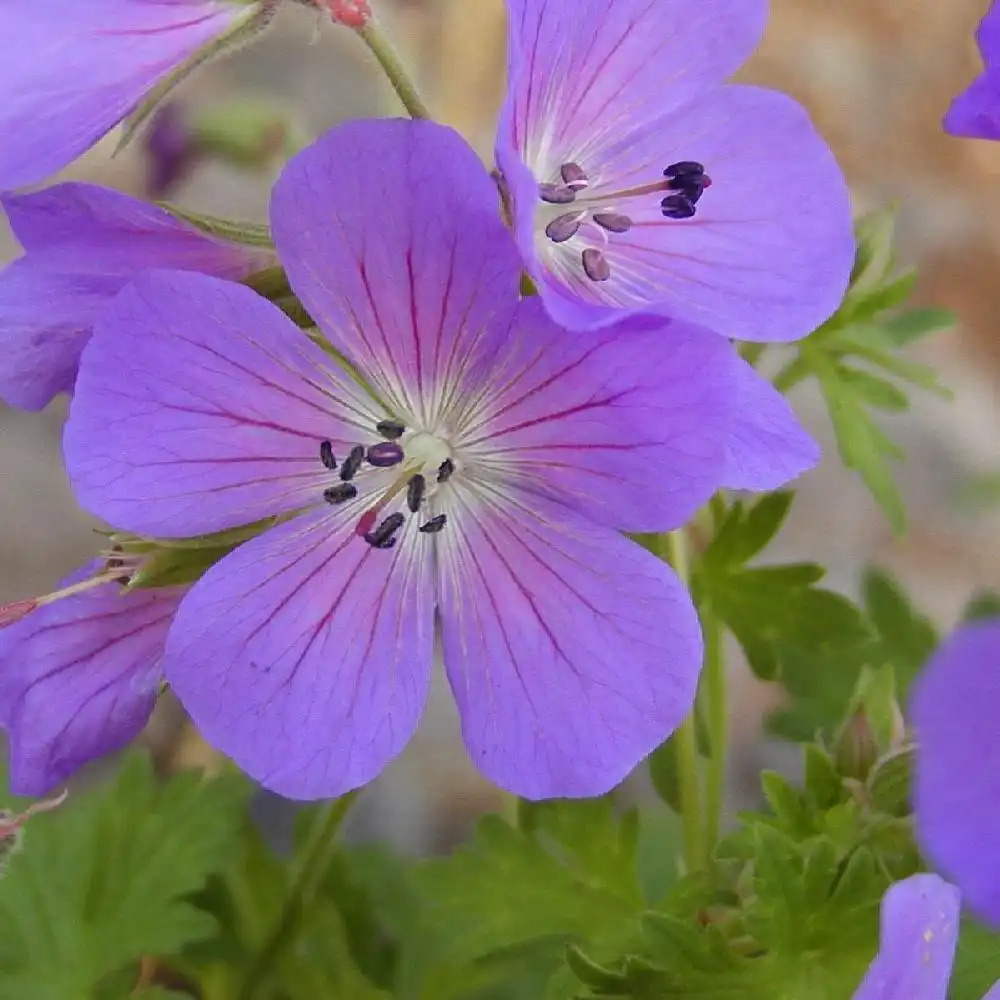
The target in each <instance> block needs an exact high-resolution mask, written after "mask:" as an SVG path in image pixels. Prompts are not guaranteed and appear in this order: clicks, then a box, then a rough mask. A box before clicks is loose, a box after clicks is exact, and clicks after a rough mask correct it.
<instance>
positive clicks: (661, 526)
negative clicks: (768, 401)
mask: <svg viewBox="0 0 1000 1000" xmlns="http://www.w3.org/2000/svg"><path fill="white" fill-rule="evenodd" d="M504 341H505V343H506V347H505V349H504V352H503V357H502V359H498V363H497V366H496V368H495V369H494V370H493V371H491V372H490V374H489V379H488V389H487V391H486V392H482V391H481V392H480V400H481V401H480V402H479V404H478V415H477V418H476V419H475V420H474V421H472V424H473V426H470V427H469V428H467V429H466V430H464V431H463V434H462V439H461V441H460V442H459V448H460V451H461V454H462V455H464V456H466V459H467V460H468V461H470V462H473V461H474V462H476V463H477V465H481V466H482V469H483V470H484V471H489V470H494V471H495V472H496V474H497V475H506V476H507V477H508V478H509V479H511V480H512V481H515V482H518V483H520V484H521V485H522V486H524V487H526V488H530V489H533V490H540V491H541V492H543V493H546V494H549V495H551V496H556V497H557V498H559V499H561V500H562V501H563V502H565V503H568V504H569V505H570V506H573V507H575V508H576V509H577V510H579V511H580V512H582V513H583V514H585V515H586V516H587V517H588V518H592V519H593V520H595V521H598V522H600V523H602V524H606V525H608V526H610V527H614V528H619V529H621V530H625V531H662V530H666V529H669V528H674V527H677V526H678V525H679V524H682V523H684V521H686V520H687V519H688V518H689V517H690V516H691V515H692V514H693V513H694V512H695V511H696V510H697V509H698V508H699V507H700V506H701V505H702V504H703V503H705V501H707V500H708V498H709V497H710V496H711V495H712V493H714V492H715V490H716V489H717V488H718V486H719V482H720V478H721V477H722V474H723V470H724V468H725V462H726V446H727V442H728V440H729V435H730V428H731V417H732V411H733V403H734V397H735V395H736V387H735V379H736V375H737V372H736V362H737V361H738V359H737V358H736V357H735V355H734V353H733V351H732V349H731V348H730V346H729V345H728V344H727V343H726V342H725V341H724V340H723V339H722V338H721V337H718V336H716V335H715V334H713V333H710V332H708V331H706V330H700V329H698V328H696V327H692V326H690V325H688V324H685V323H677V322H671V321H670V320H666V319H659V318H655V317H654V318H648V317H646V318H642V319H639V318H635V319H632V320H627V321H625V322H623V323H620V324H618V325H617V326H613V327H607V328H606V329H603V330H598V331H594V332H592V333H589V334H586V335H573V334H568V333H567V331H566V330H564V329H562V328H561V327H557V326H556V325H555V324H554V323H553V322H552V321H551V320H550V319H549V318H548V317H547V316H546V314H545V310H544V308H543V306H542V305H541V303H540V302H539V301H538V300H537V298H532V299H528V300H526V301H525V302H523V303H522V304H521V306H520V308H519V310H518V312H517V314H516V317H515V319H514V323H513V326H512V329H511V331H510V333H509V334H508V335H507V336H506V337H505V338H504ZM471 474H472V473H471V472H470V475H471ZM477 474H478V473H477Z"/></svg>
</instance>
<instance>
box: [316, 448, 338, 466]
mask: <svg viewBox="0 0 1000 1000" xmlns="http://www.w3.org/2000/svg"><path fill="white" fill-rule="evenodd" d="M319 460H320V461H321V462H322V463H323V464H324V465H325V466H326V467H327V468H328V469H330V470H331V471H332V470H333V469H336V468H337V460H336V459H335V458H334V457H333V445H332V444H330V442H329V441H324V442H323V443H322V444H321V445H320V446H319Z"/></svg>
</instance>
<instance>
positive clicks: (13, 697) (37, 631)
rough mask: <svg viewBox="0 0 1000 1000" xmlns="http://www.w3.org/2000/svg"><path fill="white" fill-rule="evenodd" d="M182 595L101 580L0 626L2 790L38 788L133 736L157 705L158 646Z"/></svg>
mask: <svg viewBox="0 0 1000 1000" xmlns="http://www.w3.org/2000/svg"><path fill="white" fill-rule="evenodd" d="M95 569H96V565H95V566H89V567H86V568H85V569H83V570H81V571H80V572H79V573H77V574H76V575H75V576H73V577H71V578H70V580H68V581H67V584H70V583H75V582H78V581H80V580H83V579H85V578H87V577H89V576H91V575H92V574H93V572H94V570H95ZM183 593H184V588H182V587H169V588H166V589H160V590H133V591H128V592H123V591H122V588H121V585H120V584H118V583H104V584H101V585H99V586H97V587H95V588H93V589H91V590H84V591H82V592H81V593H77V594H74V595H72V596H70V597H66V598H64V599H62V600H57V601H55V602H53V603H51V604H46V605H45V606H43V607H41V608H39V609H38V610H37V611H34V612H32V613H31V614H30V615H28V616H27V617H26V618H24V619H23V620H21V621H19V622H17V623H16V624H14V625H11V626H9V627H8V628H5V629H2V630H0V726H2V727H3V728H4V729H6V730H7V734H8V737H9V739H10V787H11V791H13V792H15V793H16V794H18V795H44V794H45V793H46V792H48V791H50V790H51V789H52V788H53V787H54V786H56V785H58V784H59V783H60V782H62V781H63V780H64V779H65V778H67V777H68V776H69V775H70V774H72V773H73V772H74V771H76V770H77V769H78V768H79V767H81V766H82V765H83V764H85V763H87V761H89V760H93V759H94V758H96V757H100V756H102V755H104V754H106V753H110V752H111V751H113V750H117V749H119V748H121V747H123V746H125V745H126V744H127V743H129V742H130V741H131V740H132V739H133V738H134V737H135V736H137V735H138V734H139V732H140V730H141V729H142V728H143V726H144V725H145V724H146V721H147V720H148V719H149V715H150V713H151V712H152V711H153V705H154V704H155V703H156V695H157V692H158V690H159V685H160V681H161V678H162V666H163V645H164V642H165V641H166V637H167V629H168V627H169V625H170V620H171V618H172V617H173V614H174V612H175V611H176V610H177V605H178V603H179V601H180V598H181V596H182V595H183Z"/></svg>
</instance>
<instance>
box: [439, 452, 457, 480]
mask: <svg viewBox="0 0 1000 1000" xmlns="http://www.w3.org/2000/svg"><path fill="white" fill-rule="evenodd" d="M454 472H455V463H454V462H453V461H452V460H451V459H450V458H446V459H445V460H444V461H443V462H442V463H441V464H440V465H439V466H438V480H437V481H438V482H439V483H446V482H448V480H449V479H451V477H452V475H453V474H454Z"/></svg>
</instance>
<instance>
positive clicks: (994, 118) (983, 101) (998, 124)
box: [944, 0, 1000, 139]
mask: <svg viewBox="0 0 1000 1000" xmlns="http://www.w3.org/2000/svg"><path fill="white" fill-rule="evenodd" d="M976 41H977V42H978V43H979V52H980V55H981V56H982V57H983V72H982V73H981V74H980V75H979V76H978V77H977V78H976V80H975V81H974V82H973V83H972V84H971V85H970V86H969V88H968V89H967V90H965V91H964V92H963V93H961V94H959V95H958V97H956V98H955V100H954V101H953V102H952V105H951V107H950V108H949V109H948V114H947V115H945V119H944V127H945V130H946V131H948V132H951V134H952V135H961V136H969V137H970V138H973V139H1000V3H997V2H996V0H994V3H993V4H992V6H991V7H990V9H989V11H988V12H987V14H986V16H985V17H984V18H983V20H982V22H981V23H980V25H979V30H978V31H977V32H976Z"/></svg>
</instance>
